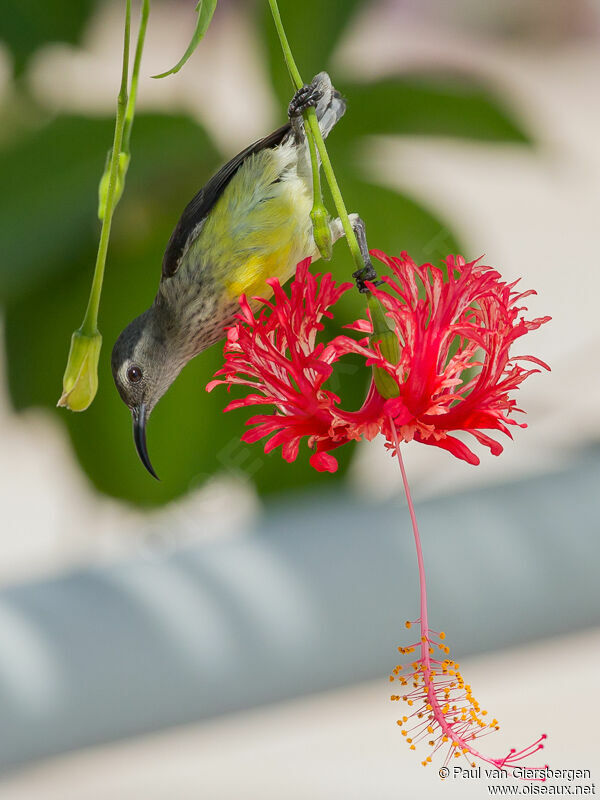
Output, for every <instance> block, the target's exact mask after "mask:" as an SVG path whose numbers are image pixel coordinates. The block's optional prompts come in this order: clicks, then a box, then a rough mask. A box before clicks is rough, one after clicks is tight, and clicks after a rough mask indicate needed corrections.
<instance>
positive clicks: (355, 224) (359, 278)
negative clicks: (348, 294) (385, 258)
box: [350, 214, 383, 294]
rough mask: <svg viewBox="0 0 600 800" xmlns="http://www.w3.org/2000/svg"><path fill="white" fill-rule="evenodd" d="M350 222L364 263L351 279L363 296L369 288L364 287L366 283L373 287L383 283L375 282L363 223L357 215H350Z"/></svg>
mask: <svg viewBox="0 0 600 800" xmlns="http://www.w3.org/2000/svg"><path fill="white" fill-rule="evenodd" d="M350 222H351V223H352V230H353V231H354V233H355V235H356V240H357V242H358V247H359V249H360V254H361V256H362V259H363V262H364V267H362V268H361V269H357V270H356V271H355V272H353V273H352V277H353V278H354V281H355V283H356V288H357V289H358V291H359V292H362V293H363V294H364V293H365V292H368V291H369V287H368V286H367V285H366V282H367V281H368V282H369V283H374V284H375V286H379V285H380V284H381V283H383V281H380V280H377V273H376V272H375V267H374V266H373V263H372V262H371V255H370V253H369V246H368V244H367V232H366V230H365V223H364V222H363V221H362V219H361V218H360V217H359V216H358V214H350Z"/></svg>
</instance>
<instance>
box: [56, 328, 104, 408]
mask: <svg viewBox="0 0 600 800" xmlns="http://www.w3.org/2000/svg"><path fill="white" fill-rule="evenodd" d="M101 347H102V336H101V334H100V333H99V332H98V331H96V333H93V334H92V335H91V336H87V335H86V334H84V333H82V332H81V330H78V331H75V333H74V334H73V336H72V337H71V349H70V350H69V358H68V361H67V368H66V370H65V374H64V377H63V393H62V395H61V397H60V400H59V401H58V403H57V405H58V406H62V407H63V408H68V409H70V410H71V411H85V409H86V408H88V406H89V405H90V404H91V402H92V400H93V399H94V397H95V396H96V392H97V391H98V361H99V359H100V348H101Z"/></svg>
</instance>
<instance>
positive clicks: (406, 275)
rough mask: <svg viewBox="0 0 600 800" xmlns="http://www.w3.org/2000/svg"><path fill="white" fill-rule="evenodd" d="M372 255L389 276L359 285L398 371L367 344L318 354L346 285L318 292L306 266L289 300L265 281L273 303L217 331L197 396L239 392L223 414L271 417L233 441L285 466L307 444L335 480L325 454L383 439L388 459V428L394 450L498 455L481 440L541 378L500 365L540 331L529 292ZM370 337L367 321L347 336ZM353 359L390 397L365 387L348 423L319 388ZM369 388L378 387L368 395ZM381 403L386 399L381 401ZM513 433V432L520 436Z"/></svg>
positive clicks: (328, 283)
mask: <svg viewBox="0 0 600 800" xmlns="http://www.w3.org/2000/svg"><path fill="white" fill-rule="evenodd" d="M372 255H373V256H375V257H376V258H378V259H379V260H380V261H382V262H383V263H384V264H386V265H387V266H388V267H389V268H390V269H391V271H392V273H393V275H392V276H391V277H384V279H383V280H384V282H385V288H384V287H379V288H378V287H376V286H373V285H370V286H369V288H370V289H371V292H372V293H373V295H374V297H375V298H377V300H378V301H379V302H380V303H381V305H382V306H383V309H384V311H385V314H386V316H387V318H388V319H389V321H390V323H391V324H392V326H393V329H394V332H395V335H396V336H397V338H398V342H399V345H400V353H399V360H398V363H392V362H391V361H389V360H388V359H386V357H385V356H384V354H383V352H382V349H381V346H380V344H379V343H378V341H375V340H377V338H378V337H377V336H375V337H373V338H371V337H369V336H367V337H366V338H363V339H361V340H356V339H353V338H351V337H349V336H346V335H342V336H338V337H336V338H335V339H334V340H333V341H332V342H330V343H329V344H327V345H325V344H324V343H323V342H317V334H318V333H319V331H321V330H322V329H323V325H322V322H321V320H322V318H323V317H324V316H327V317H332V314H331V311H330V308H331V307H332V306H333V305H334V304H335V303H336V302H337V301H338V300H339V298H340V297H341V295H342V294H343V293H344V292H345V291H348V290H349V289H350V288H351V286H352V284H342V285H341V286H336V285H335V283H334V281H333V279H332V277H331V275H329V274H327V275H323V276H322V277H320V280H319V279H318V278H317V277H315V276H313V275H312V274H311V273H310V272H309V270H308V267H309V263H310V261H309V260H308V259H306V260H304V261H302V262H301V263H300V264H299V265H298V269H297V272H296V277H295V280H294V281H293V282H292V284H291V289H290V295H289V297H288V295H287V294H286V293H285V292H284V290H283V289H282V287H281V286H280V284H279V282H278V281H277V280H276V279H273V280H271V281H269V284H270V285H271V287H272V288H273V292H274V297H273V300H272V301H270V302H268V301H263V308H262V309H261V311H260V314H259V315H258V317H257V316H255V315H254V314H253V313H252V311H251V309H250V306H249V304H248V302H247V300H246V298H245V297H242V298H241V299H240V307H241V313H240V314H239V315H238V317H237V321H236V323H235V324H234V325H233V326H232V327H231V328H230V329H229V330H228V335H227V341H226V344H225V348H224V354H225V365H224V367H223V368H222V369H221V370H219V372H218V373H217V375H219V376H223V377H221V378H218V379H216V380H213V381H212V382H211V383H210V384H209V385H208V387H207V389H208V390H209V391H210V390H212V389H213V388H214V387H215V386H216V385H217V384H221V383H224V384H226V385H228V386H231V385H234V384H241V385H245V386H249V387H251V388H252V389H253V390H254V392H255V393H253V394H249V395H247V396H246V397H244V398H242V399H239V400H233V401H232V402H231V403H229V405H228V406H227V407H226V409H225V411H231V410H232V409H234V408H240V407H242V406H250V405H270V406H272V407H273V411H272V412H271V413H269V414H260V415H257V416H254V417H252V418H251V419H249V420H248V422H247V424H248V425H249V426H252V427H251V429H250V430H248V431H247V432H246V433H245V434H244V435H243V437H242V439H243V440H244V441H246V442H254V441H257V440H258V439H261V438H263V437H265V436H270V438H269V440H268V441H267V443H266V445H265V452H270V451H271V450H273V449H274V448H276V447H278V446H279V445H281V447H282V456H283V458H284V459H286V460H287V461H293V460H294V459H295V458H296V456H297V454H298V449H299V444H300V440H301V439H302V438H303V437H307V440H308V445H309V447H310V448H311V449H313V450H314V451H315V452H314V453H313V455H312V457H311V459H310V462H311V464H312V466H313V467H315V469H318V470H328V471H331V472H333V471H335V469H337V461H336V460H335V458H334V457H333V456H332V455H331V453H330V452H329V451H331V450H333V449H335V448H336V447H339V446H340V445H342V444H345V443H346V442H349V441H351V440H353V439H359V438H361V437H365V438H367V439H372V438H374V437H375V436H376V435H377V434H378V433H380V432H381V433H383V434H384V435H385V437H386V440H387V446H388V447H390V448H391V449H392V450H393V449H394V443H393V441H394V437H393V434H392V431H391V428H390V417H391V418H392V419H393V422H394V425H395V427H396V429H397V432H398V435H399V437H400V438H401V439H402V440H404V441H410V440H412V439H414V440H415V441H419V442H423V443H425V444H432V445H435V446H437V447H442V448H444V449H446V450H449V451H450V452H451V453H452V454H453V455H455V456H457V457H458V458H462V459H464V460H466V461H468V462H470V463H472V464H478V463H479V459H478V458H477V456H476V455H475V454H474V453H473V452H472V451H471V450H470V449H469V448H468V447H467V446H466V445H465V444H463V443H462V442H460V441H459V440H458V439H456V438H454V437H453V436H450V435H449V433H450V432H453V431H459V430H462V431H466V432H468V433H470V434H472V435H473V436H474V437H475V438H476V439H477V440H479V441H480V442H482V443H483V444H485V445H487V446H488V447H489V448H490V450H491V452H492V453H494V454H495V455H498V454H499V453H501V452H502V446H501V445H500V444H499V443H498V442H497V441H495V440H494V439H492V438H491V437H490V436H488V435H487V434H485V433H483V430H497V431H501V432H502V433H505V434H507V435H509V436H510V432H509V429H508V427H507V426H508V425H515V424H517V423H516V421H515V420H514V419H512V418H511V417H510V416H509V415H510V414H511V413H512V412H514V411H518V410H519V409H517V407H516V403H515V401H514V399H512V397H511V396H510V392H511V391H512V390H514V389H516V388H518V386H519V385H520V384H521V383H522V382H523V381H524V380H525V378H527V377H528V376H529V375H530V374H532V373H533V372H538V371H539V370H538V369H535V368H530V369H526V368H524V367H523V366H521V363H520V362H523V361H529V362H533V363H534V364H536V365H538V366H541V367H544V368H545V369H548V367H547V365H546V364H544V363H543V362H542V361H539V360H538V359H535V358H533V357H532V356H511V355H510V354H509V350H510V347H511V345H512V344H513V342H514V341H515V340H516V339H518V338H519V337H521V336H523V335H524V334H525V333H527V332H528V331H530V330H534V329H536V328H538V327H539V326H540V325H542V324H543V323H544V322H546V321H547V320H548V319H549V317H543V318H540V319H535V320H532V321H526V320H525V319H524V318H523V317H522V316H521V315H520V314H521V312H523V311H525V310H526V309H525V308H524V307H522V306H520V305H519V304H520V303H521V301H522V300H523V299H524V298H525V297H526V296H527V295H529V294H532V293H533V292H522V293H518V292H517V291H515V283H512V284H507V283H505V282H503V281H502V280H501V277H500V275H499V273H498V272H496V271H495V270H493V269H491V268H490V267H487V266H484V265H481V264H478V263H477V262H470V263H466V262H465V260H464V259H463V258H462V257H456V258H454V257H449V258H448V259H446V267H447V279H446V280H444V273H443V272H442V270H440V269H438V268H436V267H434V266H432V265H431V264H424V265H422V266H417V265H416V264H415V263H414V262H413V261H412V260H411V259H410V258H409V257H408V256H407V255H406V254H405V253H403V254H402V257H401V258H390V257H388V256H386V255H385V254H384V253H381V252H379V251H376V250H374V251H372ZM348 327H350V328H353V329H355V330H358V331H360V332H363V333H366V334H370V333H372V332H373V326H372V323H371V321H370V320H366V319H364V320H359V321H358V322H356V323H354V324H353V325H350V326H348ZM351 352H354V353H359V354H361V355H363V356H364V357H365V364H366V366H373V367H375V368H377V369H378V370H380V371H383V372H385V373H386V375H387V376H389V378H388V382H389V381H391V384H392V387H393V389H394V391H393V392H389V393H388V395H387V399H386V397H383V396H382V394H381V393H380V391H379V390H378V388H377V385H376V382H375V380H373V381H372V382H371V387H370V390H369V393H368V396H367V398H366V400H365V403H364V404H363V406H362V408H361V409H360V410H358V411H344V410H343V409H342V408H341V407H340V402H341V401H340V398H339V397H337V395H335V394H334V393H333V392H331V391H330V390H328V389H327V388H326V386H325V384H326V382H327V379H328V378H329V377H330V376H331V373H332V370H333V366H332V365H333V364H334V363H335V362H336V361H337V360H338V359H340V358H342V357H343V356H344V355H346V354H348V353H351ZM379 385H380V384H379ZM390 395H392V396H390ZM523 427H524V426H523Z"/></svg>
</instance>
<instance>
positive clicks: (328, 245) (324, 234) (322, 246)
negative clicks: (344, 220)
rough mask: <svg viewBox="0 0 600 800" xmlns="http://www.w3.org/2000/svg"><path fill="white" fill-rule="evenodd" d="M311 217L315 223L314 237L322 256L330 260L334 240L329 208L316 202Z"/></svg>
mask: <svg viewBox="0 0 600 800" xmlns="http://www.w3.org/2000/svg"><path fill="white" fill-rule="evenodd" d="M310 218H311V220H312V224H313V238H314V240H315V244H316V245H317V247H318V248H319V253H320V254H321V258H323V259H324V260H325V261H330V260H331V255H332V252H333V241H332V238H331V228H330V227H329V214H328V213H327V209H326V208H325V207H324V206H323V205H321V204H318V203H315V205H314V206H313V207H312V211H311V212H310Z"/></svg>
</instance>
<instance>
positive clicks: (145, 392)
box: [111, 307, 183, 479]
mask: <svg viewBox="0 0 600 800" xmlns="http://www.w3.org/2000/svg"><path fill="white" fill-rule="evenodd" d="M171 345H172V342H171V340H170V337H169V336H168V335H167V333H166V331H165V329H164V326H161V325H160V320H159V319H157V315H156V313H155V307H153V308H150V309H149V310H148V311H145V312H144V313H143V314H141V315H140V316H139V317H137V318H136V319H134V320H133V322H131V323H130V324H129V325H128V326H127V327H126V328H125V330H124V331H123V332H122V333H121V335H120V336H119V338H118V339H117V341H116V342H115V346H114V347H113V351H112V359H111V367H112V374H113V378H114V381H115V384H116V387H117V390H118V392H119V394H120V395H121V398H122V400H123V402H124V403H125V405H126V406H127V407H128V408H129V409H130V411H131V416H132V418H133V438H134V441H135V446H136V449H137V452H138V455H139V457H140V459H141V461H142V463H143V465H144V466H145V467H146V469H147V470H148V472H149V473H150V474H151V475H152V476H153V477H155V478H157V479H158V476H157V474H156V472H155V471H154V468H153V467H152V463H151V462H150V458H149V456H148V448H147V445H146V422H147V420H148V417H149V416H150V414H151V413H152V409H153V408H154V406H155V405H156V404H157V403H158V401H159V400H160V398H161V397H162V396H163V394H164V393H165V392H166V391H167V389H168V388H169V386H170V385H171V384H172V383H173V381H174V380H175V378H176V377H177V375H178V374H179V372H180V371H181V367H182V366H183V363H182V362H180V361H179V359H178V358H177V354H176V353H175V352H173V347H172V346H171Z"/></svg>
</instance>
